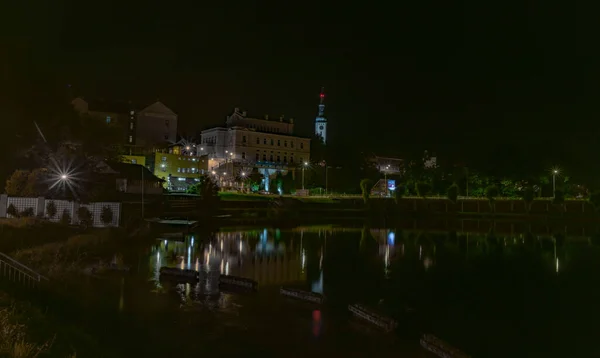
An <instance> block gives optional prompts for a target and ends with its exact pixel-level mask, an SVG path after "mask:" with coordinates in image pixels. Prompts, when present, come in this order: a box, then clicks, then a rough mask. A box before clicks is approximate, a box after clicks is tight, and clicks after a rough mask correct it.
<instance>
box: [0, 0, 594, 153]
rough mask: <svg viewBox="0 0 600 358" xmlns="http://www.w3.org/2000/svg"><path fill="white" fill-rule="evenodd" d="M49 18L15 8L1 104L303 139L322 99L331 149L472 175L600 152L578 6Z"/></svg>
mask: <svg viewBox="0 0 600 358" xmlns="http://www.w3.org/2000/svg"><path fill="white" fill-rule="evenodd" d="M47 3H48V4H47V5H45V6H40V7H39V8H38V11H35V12H32V11H30V8H29V7H25V6H24V5H19V4H16V5H10V6H13V8H12V9H9V10H8V13H10V14H14V15H15V16H10V18H8V19H5V20H8V22H4V24H3V26H6V29H5V30H6V31H3V34H8V36H5V37H4V39H5V41H4V45H6V49H7V51H3V52H2V56H4V59H3V68H4V72H3V73H4V74H5V75H7V76H9V77H10V80H9V81H5V84H4V86H3V87H4V88H3V91H4V93H5V94H6V93H7V92H13V91H12V89H14V87H15V86H16V87H18V88H19V91H16V92H18V94H14V93H11V94H10V95H11V96H13V97H14V96H17V95H19V96H21V97H27V95H28V90H32V89H37V90H38V91H41V90H42V89H44V90H47V91H52V89H50V88H51V87H52V86H54V87H52V88H56V89H60V88H63V87H62V86H66V84H67V83H70V84H72V86H73V89H74V91H76V92H77V93H79V94H84V95H86V96H87V97H96V96H102V97H106V98H114V99H133V100H137V101H143V102H145V101H149V100H153V99H156V98H160V99H161V100H162V101H163V102H165V103H166V104H167V105H168V106H170V107H171V108H172V109H174V110H175V111H176V112H178V113H179V115H180V123H181V131H182V132H187V133H191V132H193V131H194V130H195V129H201V128H205V127H207V126H210V125H216V124H219V123H222V122H223V121H224V119H225V116H226V115H227V114H228V113H229V112H230V111H231V110H232V109H233V108H234V107H239V108H241V109H245V110H247V111H248V112H249V113H250V114H256V115H263V114H266V113H269V114H270V115H271V116H278V115H281V114H285V115H286V116H287V117H294V118H295V119H296V123H298V132H299V133H300V134H304V135H308V134H310V132H312V128H313V120H314V117H315V115H316V110H317V103H318V92H319V89H320V87H321V86H325V87H326V91H327V108H326V114H327V116H328V118H329V133H330V138H329V139H330V142H331V143H332V145H333V144H351V145H356V146H358V147H369V148H371V149H372V150H373V151H377V152H380V153H385V154H396V153H397V154H404V153H407V152H412V151H415V150H418V151H420V150H422V149H430V150H433V151H435V152H437V154H438V156H445V157H447V158H451V159H452V160H466V161H468V160H471V159H472V158H474V157H477V156H480V157H479V159H480V160H481V156H482V155H486V156H491V157H489V158H490V160H493V159H495V157H493V156H494V155H497V156H500V157H502V156H504V157H509V154H510V155H513V156H534V157H535V156H537V157H540V158H541V157H544V160H548V161H553V160H556V161H559V160H560V161H563V162H564V161H567V162H568V161H575V160H576V159H577V160H581V161H584V160H583V159H581V158H583V157H584V156H585V158H586V159H585V160H593V158H595V157H596V153H598V150H600V148H599V147H600V145H599V144H600V143H598V141H597V139H596V138H597V134H598V129H599V128H598V127H599V125H598V112H599V111H598V105H597V103H598V99H599V98H600V97H599V95H600V90H599V80H600V76H599V61H598V60H599V59H600V56H599V55H598V40H597V35H598V31H597V28H596V25H595V24H596V23H597V21H596V20H595V19H594V16H593V14H594V13H596V12H597V10H598V9H592V8H585V7H582V6H581V5H582V3H583V2H579V3H578V2H569V3H564V2H562V3H559V2H558V1H513V2H489V1H480V0H479V1H472V0H466V1H438V2H427V1H425V2H424V1H410V2H398V3H396V2H381V3H378V2H373V3H369V2H359V3H353V2H345V3H336V4H334V3H328V2H302V4H301V5H298V6H297V7H291V5H290V4H289V3H288V2H278V3H271V2H269V3H263V5H260V6H256V5H254V4H253V3H254V2H247V3H248V4H247V5H245V6H242V7H240V6H239V4H235V6H233V4H231V5H230V6H228V7H227V8H225V7H219V5H220V4H221V3H218V2H214V4H215V5H206V4H204V3H205V2H198V3H201V4H202V5H194V6H184V5H178V4H176V3H173V4H172V3H171V2H166V1H163V2H157V3H156V4H151V3H132V4H131V5H128V3H127V2H121V3H117V2H115V3H114V4H113V5H112V6H111V3H110V2H95V3H96V4H98V5H97V6H92V5H88V4H87V2H81V1H80V2H72V3H67V2H64V1H61V0H56V1H54V2H52V5H51V4H50V2H47ZM207 3H208V2H207ZM211 3H212V2H211ZM378 4H379V5H378ZM358 5H360V6H358ZM3 6H5V5H3ZM16 7H21V8H16ZM5 13H6V12H5ZM16 35H18V37H17V36H16ZM6 55H9V56H6ZM48 83H52V86H50V85H49V84H48ZM8 84H10V85H11V86H13V87H12V89H9V87H8ZM38 95H39V94H38ZM507 148H508V149H507ZM506 153H509V154H506Z"/></svg>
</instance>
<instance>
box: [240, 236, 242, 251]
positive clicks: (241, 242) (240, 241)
mask: <svg viewBox="0 0 600 358" xmlns="http://www.w3.org/2000/svg"><path fill="white" fill-rule="evenodd" d="M241 253H242V239H240V254H241Z"/></svg>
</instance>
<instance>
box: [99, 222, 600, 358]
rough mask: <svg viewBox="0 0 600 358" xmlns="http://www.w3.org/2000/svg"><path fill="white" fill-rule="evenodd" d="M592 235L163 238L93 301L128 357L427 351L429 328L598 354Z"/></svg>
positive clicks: (346, 231)
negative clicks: (191, 278) (234, 282)
mask: <svg viewBox="0 0 600 358" xmlns="http://www.w3.org/2000/svg"><path fill="white" fill-rule="evenodd" d="M594 242H595V240H594V238H593V237H592V238H589V237H585V236H577V237H576V236H564V235H550V234H547V235H533V234H531V233H512V234H499V233H495V232H494V231H490V232H488V233H479V234H477V233H468V232H456V231H451V232H447V231H423V230H419V231H413V230H396V229H393V228H388V229H372V228H361V227H357V228H343V227H327V226H323V227H310V226H308V227H298V228H294V229H286V230H283V229H281V230H280V229H277V228H249V229H239V230H238V229H227V230H226V229H223V230H221V231H220V232H216V233H211V234H194V235H185V236H183V237H182V238H181V239H178V240H169V239H165V238H164V237H163V236H161V235H158V236H157V239H156V241H155V242H153V243H151V244H149V245H148V246H147V247H145V248H144V249H143V250H138V251H136V252H125V253H118V254H117V255H116V261H119V262H123V263H124V264H126V265H130V266H132V272H131V273H129V274H126V275H124V276H119V277H112V278H110V279H105V280H99V282H98V283H96V285H97V287H98V288H97V291H96V292H101V294H95V295H96V297H95V298H94V299H95V300H97V301H98V302H102V304H103V305H102V307H103V308H102V311H101V314H103V315H105V316H106V317H114V318H113V320H111V321H110V322H112V323H110V324H108V326H107V332H106V337H104V338H103V339H104V340H105V342H107V344H108V343H109V342H112V343H110V344H115V345H116V347H117V348H115V350H117V351H119V352H121V353H122V354H124V355H125V356H146V357H167V356H182V357H185V356H192V355H194V356H199V355H202V354H216V355H218V356H238V355H252V356H254V355H256V356H258V355H260V356H263V357H264V356H276V355H278V356H279V355H282V354H285V355H286V356H294V357H295V356H298V357H300V356H303V357H304V356H340V357H349V356H350V357H363V356H368V355H379V356H384V357H385V356H395V357H399V356H403V357H430V356H432V355H430V354H429V353H427V352H425V351H424V350H423V349H421V348H420V346H419V343H418V337H419V336H420V334H422V333H433V334H435V335H436V336H438V337H439V338H441V339H443V340H445V341H447V342H450V343H451V344H452V345H453V346H455V347H457V348H460V349H461V350H463V351H465V352H466V353H467V354H469V355H471V356H474V357H521V356H523V357H555V356H556V357H566V356H568V357H594V356H600V348H598V347H597V345H596V337H598V333H600V332H599V331H600V326H599V325H598V324H597V323H596V322H598V318H599V316H600V310H598V306H599V305H600V290H599V288H600V246H596V245H594ZM161 266H170V267H180V268H189V269H195V270H199V271H202V272H203V276H204V277H206V279H204V280H202V281H201V282H200V283H199V284H196V285H190V284H175V283H170V282H169V281H165V280H160V279H159V274H158V270H159V269H160V267H161ZM219 274H229V275H236V276H242V277H247V278H251V279H254V280H256V281H258V282H259V285H260V288H259V290H258V292H255V293H240V292H223V291H220V290H219V286H218V277H219ZM281 286H291V287H297V288H301V289H305V290H309V291H313V292H319V293H323V294H324V295H325V297H326V300H327V301H326V303H325V304H324V305H322V306H317V305H312V304H309V303H303V302H298V301H292V300H289V299H286V298H283V297H281V296H280V294H279V288H280V287H281ZM353 303H360V304H364V305H367V306H370V307H372V308H373V309H376V310H378V311H380V312H384V313H386V314H387V315H389V316H391V317H393V318H395V319H397V321H398V322H399V327H398V329H397V330H396V331H395V332H391V333H385V332H383V331H380V330H378V329H377V328H375V327H372V326H370V325H369V324H368V323H363V322H361V321H359V320H357V319H355V318H352V317H351V316H350V314H349V313H348V311H347V306H348V304H353ZM90 304H92V303H90ZM409 307H410V308H412V309H414V312H413V313H407V312H406V309H407V308H409ZM114 342H119V343H114Z"/></svg>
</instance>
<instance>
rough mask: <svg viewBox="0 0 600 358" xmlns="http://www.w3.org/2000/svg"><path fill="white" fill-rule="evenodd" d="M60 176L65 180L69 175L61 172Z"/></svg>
mask: <svg viewBox="0 0 600 358" xmlns="http://www.w3.org/2000/svg"><path fill="white" fill-rule="evenodd" d="M60 178H61V179H62V180H67V179H68V178H69V177H68V176H67V174H63V175H61V176H60Z"/></svg>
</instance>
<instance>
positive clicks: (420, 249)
mask: <svg viewBox="0 0 600 358" xmlns="http://www.w3.org/2000/svg"><path fill="white" fill-rule="evenodd" d="M422 254H423V247H422V246H421V245H419V260H421V256H422Z"/></svg>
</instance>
